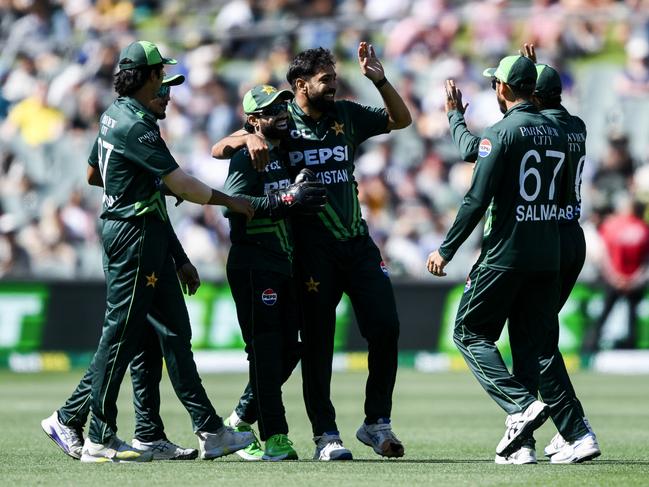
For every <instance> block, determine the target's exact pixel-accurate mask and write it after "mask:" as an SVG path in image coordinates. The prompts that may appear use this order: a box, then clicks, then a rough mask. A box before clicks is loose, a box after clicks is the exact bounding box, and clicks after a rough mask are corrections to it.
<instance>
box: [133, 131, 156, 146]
mask: <svg viewBox="0 0 649 487" xmlns="http://www.w3.org/2000/svg"><path fill="white" fill-rule="evenodd" d="M159 138H160V133H159V132H158V131H157V130H149V131H148V132H147V133H145V134H144V135H140V136H139V137H138V138H137V140H138V142H139V143H140V144H143V143H144V142H148V143H150V144H152V143H153V142H155V141H156V140H158V139H159Z"/></svg>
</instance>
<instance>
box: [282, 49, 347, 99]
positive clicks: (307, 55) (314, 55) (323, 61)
mask: <svg viewBox="0 0 649 487" xmlns="http://www.w3.org/2000/svg"><path fill="white" fill-rule="evenodd" d="M335 65H336V60H335V59H334V56H333V54H331V51H329V49H325V48H324V47H318V48H317V49H307V50H306V51H302V52H301V53H299V54H298V55H297V56H295V58H294V59H293V61H291V64H290V65H289V67H288V71H287V73H286V81H288V82H289V84H290V85H291V87H292V88H293V89H295V80H297V79H298V78H303V79H304V78H310V77H311V76H313V75H315V74H316V73H317V72H318V71H319V70H320V69H321V68H326V67H329V66H335Z"/></svg>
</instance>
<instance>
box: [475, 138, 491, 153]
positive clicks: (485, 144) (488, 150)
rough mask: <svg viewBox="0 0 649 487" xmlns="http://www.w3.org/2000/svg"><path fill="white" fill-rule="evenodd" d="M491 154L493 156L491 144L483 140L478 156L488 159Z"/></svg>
mask: <svg viewBox="0 0 649 487" xmlns="http://www.w3.org/2000/svg"><path fill="white" fill-rule="evenodd" d="M489 154H491V142H489V139H482V140H481V141H480V145H479V146H478V155H479V156H480V157H487V156H488V155H489Z"/></svg>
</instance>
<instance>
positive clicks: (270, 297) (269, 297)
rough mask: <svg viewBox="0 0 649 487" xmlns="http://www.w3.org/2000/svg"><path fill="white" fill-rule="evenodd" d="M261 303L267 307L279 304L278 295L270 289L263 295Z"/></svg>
mask: <svg viewBox="0 0 649 487" xmlns="http://www.w3.org/2000/svg"><path fill="white" fill-rule="evenodd" d="M261 301H262V302H263V303H264V304H265V305H266V306H273V305H274V304H275V303H276V302H277V293H276V292H275V291H273V290H272V289H271V288H268V289H266V290H265V291H264V292H263V293H261Z"/></svg>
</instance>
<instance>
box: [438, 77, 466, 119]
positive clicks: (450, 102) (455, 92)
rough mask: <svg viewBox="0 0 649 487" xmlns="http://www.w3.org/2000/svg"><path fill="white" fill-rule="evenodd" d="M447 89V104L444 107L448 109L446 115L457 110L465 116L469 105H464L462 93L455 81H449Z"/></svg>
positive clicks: (446, 85)
mask: <svg viewBox="0 0 649 487" xmlns="http://www.w3.org/2000/svg"><path fill="white" fill-rule="evenodd" d="M445 88H446V104H445V105H444V108H446V113H448V112H450V111H451V110H457V111H458V112H460V113H461V114H463V115H464V112H466V109H467V107H468V106H469V104H468V103H467V104H466V105H462V92H461V91H460V89H459V88H458V87H457V86H455V81H454V80H452V79H447V80H446V84H445Z"/></svg>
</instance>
